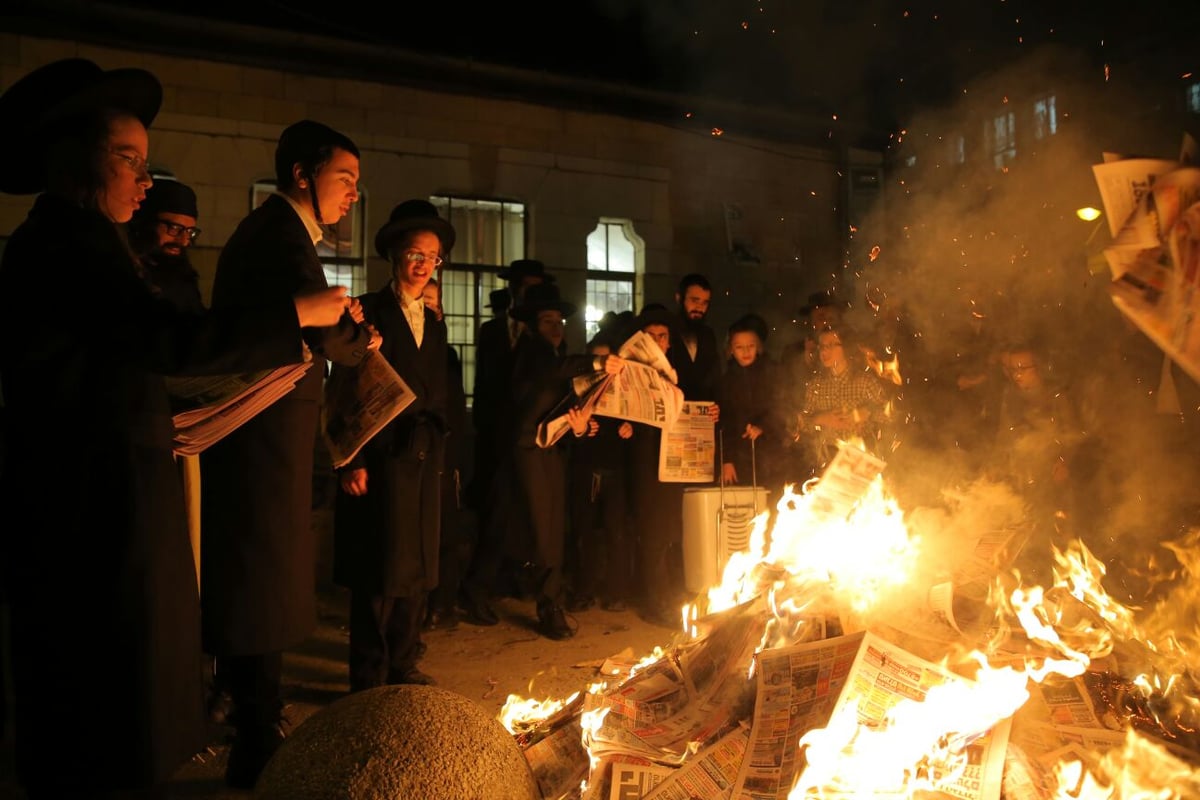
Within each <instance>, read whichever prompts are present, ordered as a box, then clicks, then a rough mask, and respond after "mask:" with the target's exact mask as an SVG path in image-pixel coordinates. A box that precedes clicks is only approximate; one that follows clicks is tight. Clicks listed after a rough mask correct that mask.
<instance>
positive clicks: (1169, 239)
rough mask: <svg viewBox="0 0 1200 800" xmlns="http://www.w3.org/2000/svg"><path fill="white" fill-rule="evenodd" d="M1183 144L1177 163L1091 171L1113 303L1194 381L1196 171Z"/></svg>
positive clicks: (1198, 311)
mask: <svg viewBox="0 0 1200 800" xmlns="http://www.w3.org/2000/svg"><path fill="white" fill-rule="evenodd" d="M1194 149H1195V142H1194V140H1191V139H1190V138H1185V140H1184V147H1183V149H1182V152H1181V155H1180V158H1179V159H1178V160H1169V159H1148V158H1130V159H1108V158H1106V160H1105V162H1104V163H1102V164H1097V165H1095V166H1094V167H1093V173H1094V175H1095V178H1096V184H1097V186H1098V187H1099V188H1100V195H1101V199H1102V201H1103V204H1104V211H1105V214H1106V215H1107V216H1108V225H1109V232H1110V234H1111V237H1112V242H1111V243H1110V244H1109V245H1108V246H1107V247H1105V248H1104V255H1105V258H1106V259H1107V260H1108V263H1109V267H1110V270H1111V272H1112V276H1113V280H1112V283H1111V284H1110V295H1111V297H1112V300H1113V303H1114V304H1115V305H1116V306H1117V308H1118V309H1120V311H1121V312H1122V313H1123V314H1124V315H1125V316H1126V317H1128V318H1129V319H1130V320H1131V321H1132V322H1133V323H1134V324H1135V325H1137V327H1138V328H1139V329H1140V330H1141V331H1142V332H1143V333H1145V334H1146V335H1147V336H1148V337H1149V338H1150V339H1151V340H1152V341H1153V342H1154V343H1155V344H1156V345H1157V346H1158V347H1159V348H1160V349H1161V350H1162V351H1163V352H1164V353H1166V355H1167V356H1169V357H1170V358H1171V359H1172V360H1174V361H1175V362H1176V363H1178V364H1179V365H1180V366H1181V367H1182V368H1183V369H1184V371H1185V372H1187V373H1188V375H1189V376H1191V377H1192V378H1193V379H1195V380H1200V321H1198V320H1200V167H1196V166H1192V165H1191V164H1192V163H1193V158H1194V153H1193V151H1194Z"/></svg>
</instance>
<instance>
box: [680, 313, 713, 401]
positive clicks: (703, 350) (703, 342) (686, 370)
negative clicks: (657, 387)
mask: <svg viewBox="0 0 1200 800" xmlns="http://www.w3.org/2000/svg"><path fill="white" fill-rule="evenodd" d="M683 326H684V323H683V321H682V320H680V321H679V323H678V324H677V325H676V326H675V328H673V329H672V331H671V348H670V349H669V350H668V351H667V360H668V361H670V362H671V366H673V367H674V368H675V373H676V375H678V377H679V381H678V384H679V388H680V389H681V390H682V391H683V399H684V400H704V401H708V402H716V399H717V397H718V393H719V392H720V386H721V353H720V351H719V350H718V349H717V335H716V334H715V333H713V329H712V328H710V327H709V326H708V325H706V324H701V325H699V326H696V327H695V328H691V329H688V330H689V331H693V332H694V333H695V334H696V357H695V358H692V356H691V354H690V353H689V352H688V349H687V345H686V344H684V341H683V336H682V334H681V331H682V330H684V327H683Z"/></svg>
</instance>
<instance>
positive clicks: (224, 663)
mask: <svg viewBox="0 0 1200 800" xmlns="http://www.w3.org/2000/svg"><path fill="white" fill-rule="evenodd" d="M213 672H214V677H215V679H216V681H217V683H218V685H219V686H221V687H222V688H224V689H225V690H226V691H227V692H229V695H230V697H232V698H233V709H234V713H233V724H234V727H236V728H237V730H238V733H257V732H258V731H260V730H265V729H268V728H270V727H272V726H273V725H275V724H276V723H278V722H279V717H280V715H281V714H282V713H283V653H282V652H281V651H275V652H271V653H259V654H256V655H252V656H217V657H216V659H215V660H214V663H213Z"/></svg>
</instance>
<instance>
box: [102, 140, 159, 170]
mask: <svg viewBox="0 0 1200 800" xmlns="http://www.w3.org/2000/svg"><path fill="white" fill-rule="evenodd" d="M106 149H107V150H108V152H110V153H112V154H113V155H114V156H116V157H117V158H119V159H121V160H122V161H124V162H125V164H126V166H128V167H129V168H130V169H131V170H133V174H134V175H139V176H140V175H149V174H150V167H149V165H148V164H147V163H146V159H144V158H142V157H141V156H139V155H138V154H137V153H133V154H132V155H131V154H129V153H123V152H121V151H120V150H113V149H112V148H111V147H109V148H106Z"/></svg>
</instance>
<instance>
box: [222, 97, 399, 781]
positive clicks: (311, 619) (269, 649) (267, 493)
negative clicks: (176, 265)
mask: <svg viewBox="0 0 1200 800" xmlns="http://www.w3.org/2000/svg"><path fill="white" fill-rule="evenodd" d="M275 175H276V180H277V190H276V192H275V193H274V194H272V195H271V196H270V197H268V198H267V199H266V201H264V202H263V204H262V205H261V206H259V207H258V208H256V209H255V210H254V211H252V212H250V214H249V216H247V217H246V218H245V219H243V220H242V222H241V223H240V224H239V225H238V227H237V229H236V230H235V231H234V232H233V236H231V237H230V239H229V241H228V242H227V243H226V245H225V247H224V249H223V250H222V251H221V255H220V257H219V259H218V261H217V271H216V275H215V277H214V280H213V288H212V300H211V305H212V307H213V308H214V309H220V308H232V307H236V306H241V305H245V304H247V303H254V302H264V301H266V300H268V299H269V298H272V297H276V296H280V295H290V294H291V293H294V292H297V291H300V290H302V289H317V288H322V287H324V286H325V285H326V282H325V273H324V271H323V269H322V267H321V260H320V258H319V257H318V255H317V248H316V243H317V242H318V241H320V239H321V237H322V231H321V226H322V225H329V224H333V223H335V222H337V221H338V220H339V219H340V218H341V217H342V216H344V215H345V214H346V213H348V212H349V210H350V206H351V205H353V204H354V203H355V202H356V201H357V200H358V178H359V172H358V148H357V147H355V145H354V142H352V141H351V140H350V139H349V138H347V137H346V136H345V135H343V134H341V133H338V132H337V131H335V130H333V129H332V128H329V127H327V126H326V125H322V124H321V123H319V122H314V121H311V120H303V121H301V122H297V123H295V124H293V125H290V126H289V127H288V128H286V129H285V130H284V131H283V133H282V134H281V135H280V137H279V143H278V145H277V147H276V150H275ZM354 312H357V313H354ZM356 316H357V318H358V319H361V317H362V309H361V306H360V305H359V304H358V303H357V302H355V303H354V304H353V307H352V309H350V310H348V311H347V313H346V314H344V315H343V316H342V318H341V319H340V320H339V321H338V322H337V324H334V325H328V326H325V327H309V328H305V329H304V341H305V343H306V344H307V345H308V349H309V350H310V351H311V353H312V358H313V366H312V367H311V368H310V369H309V370H308V372H307V374H306V375H305V376H304V377H303V378H302V379H301V380H300V382H299V383H298V384H297V385H296V387H295V388H294V389H292V391H291V392H289V393H288V394H287V395H285V396H284V397H282V398H280V399H279V400H277V401H276V402H275V403H274V404H273V405H271V406H270V407H269V408H267V409H266V410H264V411H262V412H261V413H260V414H258V415H257V416H256V417H254V418H253V419H251V420H249V421H248V422H246V423H245V424H243V425H242V426H241V427H240V428H238V429H237V430H235V431H234V432H233V433H231V434H229V436H227V437H226V438H225V439H223V440H222V441H220V442H218V443H217V444H215V445H213V446H212V447H210V448H209V449H208V450H206V451H205V452H204V453H203V454H201V471H202V472H203V474H204V476H205V478H204V481H203V485H202V486H201V518H202V519H203V520H204V546H203V547H202V548H201V569H200V574H201V592H200V596H201V603H202V607H203V617H202V620H203V635H204V646H205V649H206V651H207V652H209V653H210V654H212V655H213V656H215V657H216V667H215V669H216V673H217V675H218V676H222V677H221V680H222V683H223V685H224V687H225V688H226V689H227V690H228V691H229V693H230V695H231V696H232V698H233V715H232V716H233V723H234V726H235V729H236V736H235V738H234V742H233V748H232V750H231V751H230V755H229V766H228V768H227V770H226V773H225V780H226V782H227V783H228V784H229V785H230V786H233V787H238V788H249V787H252V786H253V785H254V783H255V781H256V780H257V779H258V774H259V772H261V771H262V768H263V766H264V765H265V764H266V762H267V760H268V759H269V758H270V757H271V754H272V753H273V752H274V751H275V749H276V748H277V747H278V746H279V742H280V741H281V739H282V737H283V732H282V729H281V727H280V722H281V713H282V709H283V703H282V686H281V681H282V671H283V651H284V650H286V649H287V648H289V647H293V646H295V645H297V644H299V643H300V642H302V641H303V640H304V639H305V638H306V637H307V636H308V635H309V634H310V633H311V632H312V631H313V629H314V628H315V627H316V622H317V609H316V597H315V588H314V575H315V573H316V537H315V535H314V533H313V527H312V520H311V516H312V482H313V480H312V478H313V454H314V451H315V449H316V448H315V443H316V438H315V437H316V436H317V428H318V418H319V413H320V402H321V395H322V383H323V378H324V377H325V368H324V364H325V360H326V359H330V360H332V361H334V362H336V363H339V364H346V365H353V364H357V363H358V362H359V361H361V360H362V359H363V358H364V357H366V354H367V351H368V349H370V348H372V347H375V348H377V347H378V346H379V341H380V340H379V337H378V336H377V335H374V334H372V333H371V332H370V330H369V329H368V328H366V327H364V326H361V325H360V324H358V322H357V321H356V319H355V317H356Z"/></svg>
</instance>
